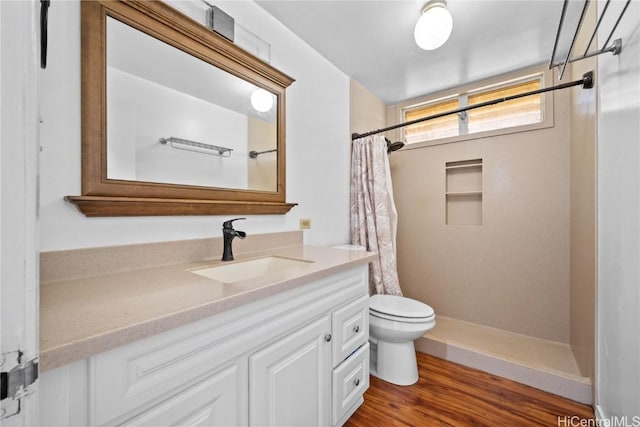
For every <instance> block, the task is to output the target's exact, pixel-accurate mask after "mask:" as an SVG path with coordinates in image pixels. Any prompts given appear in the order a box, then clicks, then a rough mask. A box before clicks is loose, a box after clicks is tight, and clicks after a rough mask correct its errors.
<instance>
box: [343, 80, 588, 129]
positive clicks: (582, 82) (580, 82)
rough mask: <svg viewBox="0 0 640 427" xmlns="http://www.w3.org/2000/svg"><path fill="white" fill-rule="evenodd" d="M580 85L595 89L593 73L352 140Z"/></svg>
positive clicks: (424, 118) (584, 87) (416, 120)
mask: <svg viewBox="0 0 640 427" xmlns="http://www.w3.org/2000/svg"><path fill="white" fill-rule="evenodd" d="M579 85H582V88H583V89H591V88H592V87H593V71H589V72H588V73H585V74H584V75H583V76H582V78H581V79H580V80H575V81H572V82H567V83H563V84H559V85H557V86H551V87H547V88H544V89H538V90H532V91H529V92H523V93H519V94H517V95H511V96H505V97H504V98H497V99H492V100H490V101H485V102H481V103H479V104H474V105H469V106H467V107H462V108H458V109H457V110H451V111H445V112H444V113H438V114H434V115H432V116H427V117H422V118H420V119H415V120H411V121H408V122H404V123H398V124H397V125H393V126H388V127H386V128H382V129H378V130H372V131H370V132H365V133H353V134H351V140H352V141H353V140H354V139H358V138H363V137H365V136H371V135H375V134H378V133H382V132H386V131H389V130H394V129H398V128H401V127H404V126H409V125H413V124H416V123H420V122H424V121H427V120H433V119H438V118H440V117H444V116H448V115H450V114H458V113H462V112H464V111H469V110H473V109H474V108H481V107H486V106H488V105H494V104H499V103H501V102H505V101H511V100H513V99H518V98H524V97H525V96H530V95H537V94H539V93H544V92H550V91H553V90H558V89H566V88H568V87H572V86H579Z"/></svg>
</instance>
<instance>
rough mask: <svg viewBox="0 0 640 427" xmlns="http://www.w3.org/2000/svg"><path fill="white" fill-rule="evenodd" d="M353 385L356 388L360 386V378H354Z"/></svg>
mask: <svg viewBox="0 0 640 427" xmlns="http://www.w3.org/2000/svg"><path fill="white" fill-rule="evenodd" d="M353 384H354V385H355V386H356V387H358V386H359V385H360V378H356V379H355V380H353Z"/></svg>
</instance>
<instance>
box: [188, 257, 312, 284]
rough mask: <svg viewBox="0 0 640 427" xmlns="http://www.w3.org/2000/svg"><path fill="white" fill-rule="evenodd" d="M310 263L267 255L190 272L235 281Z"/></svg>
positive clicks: (228, 281)
mask: <svg viewBox="0 0 640 427" xmlns="http://www.w3.org/2000/svg"><path fill="white" fill-rule="evenodd" d="M312 263H313V261H306V260H301V259H293V258H283V257H278V256H267V257H264V258H256V259H250V260H247V261H235V262H232V263H229V264H221V265H216V266H215V267H208V268H203V269H200V270H191V272H192V273H195V274H199V275H200V276H204V277H208V278H209V279H213V280H217V281H218V282H222V283H235V282H240V281H242V280H248V279H252V278H254V277H259V276H265V275H267V274H273V273H280V272H283V271H289V270H294V269H297V268H304V267H308V266H309V265H311V264H312Z"/></svg>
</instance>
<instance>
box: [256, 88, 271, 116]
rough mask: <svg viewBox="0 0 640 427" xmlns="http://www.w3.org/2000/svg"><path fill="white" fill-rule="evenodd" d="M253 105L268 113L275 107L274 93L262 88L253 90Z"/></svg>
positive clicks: (257, 109)
mask: <svg viewBox="0 0 640 427" xmlns="http://www.w3.org/2000/svg"><path fill="white" fill-rule="evenodd" d="M251 105H252V106H253V108H255V109H256V111H259V112H261V113H266V112H267V111H269V110H271V108H272V107H273V95H272V94H271V93H269V92H267V91H266V90H264V89H262V88H258V89H256V90H254V91H253V92H251Z"/></svg>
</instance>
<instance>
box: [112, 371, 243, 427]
mask: <svg viewBox="0 0 640 427" xmlns="http://www.w3.org/2000/svg"><path fill="white" fill-rule="evenodd" d="M240 383H241V381H240V376H239V372H238V367H237V366H234V365H232V366H229V367H227V368H226V369H223V370H221V371H220V372H217V373H216V374H214V375H212V376H211V377H209V378H207V379H205V380H203V381H201V382H200V383H197V384H195V385H193V386H192V387H189V388H188V389H186V390H185V391H183V392H182V393H179V394H178V395H176V396H174V397H172V398H170V399H168V400H166V401H164V402H162V403H160V404H158V405H156V406H154V407H153V408H151V409H149V410H147V411H145V412H144V413H142V414H140V415H138V416H136V417H135V418H133V419H130V420H127V421H125V422H123V423H122V424H118V425H120V426H123V427H125V426H126V427H142V426H151V427H153V426H161V425H179V426H205V425H206V426H210V427H214V426H232V425H246V423H247V417H246V416H245V415H244V414H242V411H240V410H239V408H242V407H243V405H242V404H241V402H240V401H239V400H240V398H239V396H241V395H242V394H243V392H246V391H245V390H241V387H239V385H240Z"/></svg>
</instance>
